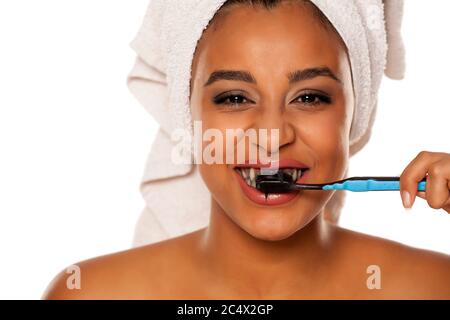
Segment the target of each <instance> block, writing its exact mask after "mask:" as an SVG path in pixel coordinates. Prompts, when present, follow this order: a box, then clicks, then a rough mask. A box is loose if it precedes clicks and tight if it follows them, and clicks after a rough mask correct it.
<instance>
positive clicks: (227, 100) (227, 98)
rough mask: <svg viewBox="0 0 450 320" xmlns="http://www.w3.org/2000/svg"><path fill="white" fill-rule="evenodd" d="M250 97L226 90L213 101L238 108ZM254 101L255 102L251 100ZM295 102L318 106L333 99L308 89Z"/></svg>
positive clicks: (246, 102)
mask: <svg viewBox="0 0 450 320" xmlns="http://www.w3.org/2000/svg"><path fill="white" fill-rule="evenodd" d="M249 101H251V100H250V99H247V97H246V96H245V95H244V94H242V92H225V93H222V94H220V95H218V96H216V97H214V98H213V100H212V102H213V103H214V104H216V105H224V106H227V107H232V108H237V107H239V105H246V104H248V103H250V102H249ZM251 103H253V102H251ZM293 103H296V104H301V105H306V106H316V105H320V104H331V103H332V99H331V97H330V96H329V95H327V94H324V93H320V92H318V91H315V90H306V91H305V92H303V93H301V94H300V95H299V96H297V98H296V99H294V100H293Z"/></svg>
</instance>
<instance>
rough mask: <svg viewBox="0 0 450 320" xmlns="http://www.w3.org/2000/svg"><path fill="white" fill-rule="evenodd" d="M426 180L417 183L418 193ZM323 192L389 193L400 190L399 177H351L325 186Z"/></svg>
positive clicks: (424, 186) (423, 188) (422, 188)
mask: <svg viewBox="0 0 450 320" xmlns="http://www.w3.org/2000/svg"><path fill="white" fill-rule="evenodd" d="M425 188H426V178H423V179H422V180H421V181H419V183H418V185H417V190H418V191H425ZM322 189H323V190H348V191H354V192H363V191H389V190H400V179H399V177H353V178H348V179H344V180H341V181H337V182H335V183H332V184H326V185H324V186H323V187H322Z"/></svg>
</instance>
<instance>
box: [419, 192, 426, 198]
mask: <svg viewBox="0 0 450 320" xmlns="http://www.w3.org/2000/svg"><path fill="white" fill-rule="evenodd" d="M417 196H418V197H419V198H422V199H426V198H427V197H426V195H425V191H417Z"/></svg>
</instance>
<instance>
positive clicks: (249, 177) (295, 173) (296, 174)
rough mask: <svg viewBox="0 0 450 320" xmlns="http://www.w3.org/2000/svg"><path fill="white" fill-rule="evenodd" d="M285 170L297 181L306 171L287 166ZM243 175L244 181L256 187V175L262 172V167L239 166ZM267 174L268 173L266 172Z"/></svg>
mask: <svg viewBox="0 0 450 320" xmlns="http://www.w3.org/2000/svg"><path fill="white" fill-rule="evenodd" d="M281 170H283V172H285V173H287V174H289V175H290V176H291V177H292V180H293V181H294V182H295V181H297V179H298V178H300V177H301V176H302V174H303V172H304V170H303V171H302V169H295V168H285V169H281ZM238 171H239V173H240V174H241V176H242V177H243V178H244V181H245V182H246V183H247V184H248V185H249V186H251V187H253V188H256V177H257V176H258V175H259V174H260V171H261V170H260V169H258V168H239V169H238ZM266 174H267V173H266Z"/></svg>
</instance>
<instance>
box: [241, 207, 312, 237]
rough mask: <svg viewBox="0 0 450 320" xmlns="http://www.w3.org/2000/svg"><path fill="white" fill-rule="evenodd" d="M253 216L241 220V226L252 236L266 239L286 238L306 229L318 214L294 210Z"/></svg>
mask: <svg viewBox="0 0 450 320" xmlns="http://www.w3.org/2000/svg"><path fill="white" fill-rule="evenodd" d="M255 216H256V217H255ZM255 216H253V218H249V216H247V217H246V218H247V219H244V221H240V222H239V223H238V224H239V226H240V227H241V228H242V229H244V230H245V231H246V232H247V233H248V234H250V235H251V236H252V237H254V238H257V239H260V240H266V241H280V240H285V239H287V238H289V237H291V236H292V235H293V234H295V233H296V232H297V231H301V230H302V229H304V228H305V227H306V226H307V225H308V224H309V223H310V222H311V221H312V220H313V219H314V218H315V217H316V216H317V215H304V214H296V215H295V216H294V215H293V214H292V212H290V213H288V212H282V211H281V212H280V211H279V212H276V213H275V212H268V213H264V212H255Z"/></svg>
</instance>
